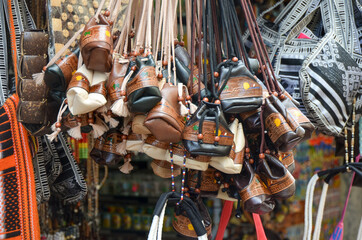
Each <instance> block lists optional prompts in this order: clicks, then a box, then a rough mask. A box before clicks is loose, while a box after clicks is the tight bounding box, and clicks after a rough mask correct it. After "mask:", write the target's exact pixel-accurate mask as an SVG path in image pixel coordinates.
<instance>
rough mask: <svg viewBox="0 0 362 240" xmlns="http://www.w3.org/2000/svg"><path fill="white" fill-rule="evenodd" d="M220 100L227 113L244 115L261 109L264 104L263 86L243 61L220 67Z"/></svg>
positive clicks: (225, 63)
mask: <svg viewBox="0 0 362 240" xmlns="http://www.w3.org/2000/svg"><path fill="white" fill-rule="evenodd" d="M218 72H219V73H220V78H219V86H220V88H219V94H220V95H219V98H220V101H221V105H222V108H223V111H224V112H225V113H234V114H237V113H243V112H249V111H252V110H255V109H257V108H259V107H260V106H261V104H262V102H263V91H262V86H261V85H260V84H259V83H258V82H257V81H256V80H255V78H254V76H253V75H252V74H251V73H250V71H249V70H248V69H247V68H246V66H245V65H244V63H243V62H242V61H238V62H236V63H235V62H233V61H232V60H228V61H226V62H223V63H221V64H220V65H219V68H218Z"/></svg>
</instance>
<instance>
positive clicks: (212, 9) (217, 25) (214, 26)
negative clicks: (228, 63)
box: [208, 0, 221, 73]
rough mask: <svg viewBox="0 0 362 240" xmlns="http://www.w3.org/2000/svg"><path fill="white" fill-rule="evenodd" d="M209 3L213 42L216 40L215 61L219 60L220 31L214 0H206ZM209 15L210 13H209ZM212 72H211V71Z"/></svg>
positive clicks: (218, 61)
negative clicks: (213, 31) (213, 32)
mask: <svg viewBox="0 0 362 240" xmlns="http://www.w3.org/2000/svg"><path fill="white" fill-rule="evenodd" d="M208 1H209V3H210V2H211V11H212V25H213V28H211V30H213V29H214V28H215V35H214V36H215V42H216V55H217V61H216V63H220V62H221V45H220V35H219V34H220V32H219V21H218V20H217V14H216V1H211V0H208ZM210 15H211V14H210ZM211 73H212V72H211Z"/></svg>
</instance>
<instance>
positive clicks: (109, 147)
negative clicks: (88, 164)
mask: <svg viewBox="0 0 362 240" xmlns="http://www.w3.org/2000/svg"><path fill="white" fill-rule="evenodd" d="M121 142H122V134H121V133H120V132H119V131H118V130H116V129H114V128H113V129H111V130H110V131H109V132H108V133H107V134H106V136H101V137H99V138H97V139H96V142H95V145H94V148H93V149H92V151H91V153H90V156H91V157H92V159H93V160H94V161H96V162H97V163H98V164H101V165H116V164H118V163H119V162H120V161H121V160H122V159H123V155H121V154H120V153H118V152H117V146H118V144H120V143H121Z"/></svg>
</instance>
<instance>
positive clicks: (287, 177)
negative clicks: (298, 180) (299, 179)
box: [256, 154, 295, 199]
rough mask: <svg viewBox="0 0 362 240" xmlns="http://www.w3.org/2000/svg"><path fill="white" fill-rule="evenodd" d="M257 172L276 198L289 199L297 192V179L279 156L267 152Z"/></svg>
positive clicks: (260, 161) (259, 163)
mask: <svg viewBox="0 0 362 240" xmlns="http://www.w3.org/2000/svg"><path fill="white" fill-rule="evenodd" d="M256 171H257V173H258V174H259V176H260V177H261V179H262V180H263V182H264V183H265V184H266V185H267V187H268V189H269V190H270V192H271V194H272V195H273V197H274V198H278V199H288V198H290V197H291V196H293V195H294V193H295V179H294V177H293V176H292V174H290V172H289V171H288V170H287V169H286V168H285V166H284V165H283V163H281V162H280V161H279V160H278V159H277V158H275V157H273V156H272V155H269V154H265V158H264V159H259V162H258V166H257V170H256Z"/></svg>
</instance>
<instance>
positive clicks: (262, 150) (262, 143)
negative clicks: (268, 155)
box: [259, 104, 266, 159]
mask: <svg viewBox="0 0 362 240" xmlns="http://www.w3.org/2000/svg"><path fill="white" fill-rule="evenodd" d="M264 110H265V104H263V105H262V106H261V111H260V124H261V143H260V153H259V158H260V159H264V157H265V156H264V150H265V149H266V148H265V147H266V143H265V125H264V120H263V117H264Z"/></svg>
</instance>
